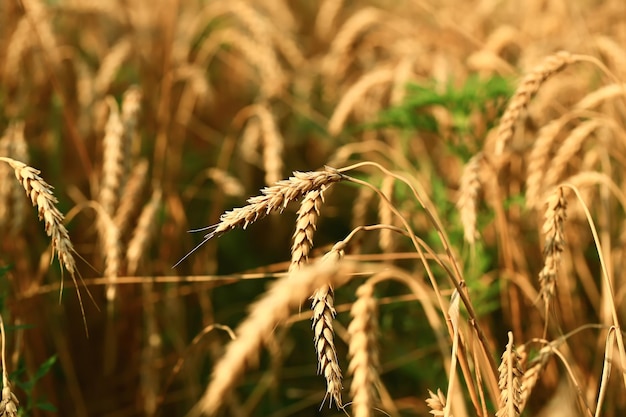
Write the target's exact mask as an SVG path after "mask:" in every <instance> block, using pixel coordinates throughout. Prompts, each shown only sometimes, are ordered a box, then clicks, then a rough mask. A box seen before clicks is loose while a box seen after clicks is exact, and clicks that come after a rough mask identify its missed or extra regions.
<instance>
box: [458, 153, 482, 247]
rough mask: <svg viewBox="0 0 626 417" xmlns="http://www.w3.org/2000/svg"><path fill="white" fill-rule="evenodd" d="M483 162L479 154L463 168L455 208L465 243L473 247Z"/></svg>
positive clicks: (476, 231)
mask: <svg viewBox="0 0 626 417" xmlns="http://www.w3.org/2000/svg"><path fill="white" fill-rule="evenodd" d="M483 161H484V157H483V153H482V152H479V153H477V154H476V155H474V156H473V157H472V158H471V159H470V160H469V162H468V163H467V165H465V168H464V169H463V175H462V176H461V185H460V187H459V199H458V202H457V208H458V209H459V212H460V214H461V224H462V225H463V233H464V236H465V241H466V242H468V243H469V244H471V245H473V244H474V243H476V238H477V237H478V230H477V228H476V213H477V212H478V208H477V207H476V206H477V203H478V195H479V193H480V190H481V188H482V184H481V182H480V169H481V166H482V163H483Z"/></svg>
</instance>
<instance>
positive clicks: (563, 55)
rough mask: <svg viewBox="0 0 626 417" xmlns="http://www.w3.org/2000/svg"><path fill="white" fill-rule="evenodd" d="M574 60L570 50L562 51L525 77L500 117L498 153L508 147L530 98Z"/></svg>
mask: <svg viewBox="0 0 626 417" xmlns="http://www.w3.org/2000/svg"><path fill="white" fill-rule="evenodd" d="M572 62H574V58H573V57H572V55H571V54H570V53H569V52H565V51H561V52H558V53H556V54H554V55H550V56H549V57H547V58H546V59H544V61H543V62H542V63H541V64H539V66H537V67H536V68H535V69H533V70H532V71H531V72H530V73H529V74H528V75H526V76H525V77H524V79H523V80H522V82H521V84H520V86H519V87H518V88H517V90H515V94H514V95H513V97H512V98H511V100H510V101H509V104H508V106H507V108H506V110H505V112H504V114H503V115H502V118H501V119H500V125H499V126H498V137H497V139H496V148H495V152H496V155H501V154H502V153H503V152H504V150H505V149H506V146H507V144H508V142H509V141H510V140H511V139H512V138H513V133H514V131H515V123H516V122H517V120H518V119H519V117H520V115H521V113H522V112H523V111H524V110H525V109H526V107H527V106H528V103H529V102H530V100H531V99H532V98H533V96H534V95H535V94H536V93H537V91H539V88H540V87H541V85H542V84H543V83H544V82H545V81H546V80H547V79H548V78H550V77H551V76H553V75H554V74H556V73H558V72H560V71H562V70H563V69H565V67H567V66H568V65H569V64H571V63H572Z"/></svg>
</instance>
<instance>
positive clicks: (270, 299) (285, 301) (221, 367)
mask: <svg viewBox="0 0 626 417" xmlns="http://www.w3.org/2000/svg"><path fill="white" fill-rule="evenodd" d="M353 270H354V266H353V265H352V264H348V263H339V264H335V263H333V262H319V263H315V264H313V265H311V266H308V267H306V268H303V269H301V270H299V271H295V272H294V273H293V274H290V276H288V277H284V278H281V279H280V280H278V281H276V282H275V283H274V284H273V285H272V287H271V288H270V289H269V290H268V291H267V292H266V293H265V294H264V295H263V297H262V298H261V299H260V300H258V301H257V302H255V303H254V304H253V305H252V306H251V308H250V313H249V314H248V316H247V318H246V319H245V320H244V321H243V322H242V323H241V324H240V325H239V327H238V328H237V330H236V332H235V333H236V335H237V338H236V339H235V340H233V341H232V342H230V343H229V344H228V346H227V347H226V352H225V353H224V356H222V358H221V359H220V360H219V361H218V363H217V364H216V365H215V367H214V370H213V376H212V378H211V382H210V383H209V386H208V387H207V389H206V391H205V394H204V396H203V397H202V399H201V400H200V401H199V402H198V404H196V406H195V407H194V408H193V409H192V410H191V411H190V413H189V416H190V417H197V416H200V415H215V413H216V412H217V411H218V409H219V407H220V406H221V405H222V404H223V403H224V402H225V401H226V398H227V394H228V393H229V392H230V391H231V390H232V388H233V387H234V385H235V383H236V379H237V378H238V377H239V375H241V373H242V372H243V371H244V369H245V368H246V366H247V365H250V364H254V363H256V361H257V355H258V350H259V349H260V347H261V345H263V344H264V343H265V342H267V341H268V340H269V339H270V338H271V337H272V334H273V332H274V331H275V327H276V326H277V325H278V324H280V323H281V322H282V321H284V320H285V319H287V318H288V317H289V313H290V311H291V309H293V308H296V307H298V306H300V305H301V304H302V302H304V301H305V300H306V298H307V297H309V296H310V294H311V293H313V291H314V290H315V289H316V288H320V287H321V286H322V285H324V284H327V285H330V286H333V287H337V286H340V285H343V284H344V283H345V282H347V280H348V279H349V272H352V271H353Z"/></svg>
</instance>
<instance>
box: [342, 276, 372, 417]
mask: <svg viewBox="0 0 626 417" xmlns="http://www.w3.org/2000/svg"><path fill="white" fill-rule="evenodd" d="M356 294H357V297H358V298H357V300H356V301H355V302H354V304H352V309H351V310H350V315H351V316H352V321H351V322H350V325H349V326H348V335H349V343H348V345H349V355H350V358H351V359H350V365H349V366H348V372H349V373H351V374H352V383H351V384H350V395H351V396H352V411H353V413H354V414H353V415H354V417H369V416H372V415H373V414H372V411H373V409H374V402H375V397H376V395H375V389H374V387H375V384H376V383H377V382H378V373H377V369H378V366H379V360H378V347H377V344H376V337H377V333H378V322H377V317H376V300H375V299H374V286H373V285H372V284H369V283H365V284H363V285H361V286H360V287H359V288H358V289H357V292H356Z"/></svg>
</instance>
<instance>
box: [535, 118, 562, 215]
mask: <svg viewBox="0 0 626 417" xmlns="http://www.w3.org/2000/svg"><path fill="white" fill-rule="evenodd" d="M564 125H565V122H564V121H563V120H562V119H556V120H552V121H551V122H550V123H548V124H546V125H544V126H542V127H541V129H540V130H539V133H538V135H537V140H535V143H534V145H533V149H532V151H531V152H530V157H529V160H528V175H527V178H526V206H527V207H529V208H532V207H536V206H537V204H539V201H540V198H541V194H542V192H543V189H544V178H545V175H546V165H547V164H548V161H549V160H550V153H551V150H552V144H553V143H554V141H555V139H556V137H557V135H558V133H559V132H560V131H561V129H562V128H563V126H564Z"/></svg>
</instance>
